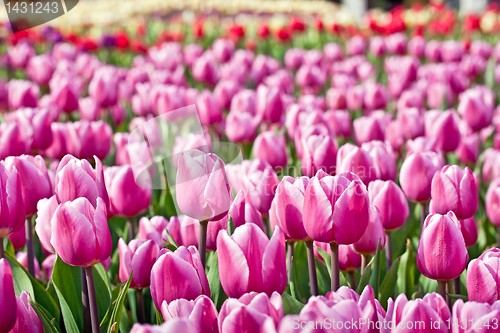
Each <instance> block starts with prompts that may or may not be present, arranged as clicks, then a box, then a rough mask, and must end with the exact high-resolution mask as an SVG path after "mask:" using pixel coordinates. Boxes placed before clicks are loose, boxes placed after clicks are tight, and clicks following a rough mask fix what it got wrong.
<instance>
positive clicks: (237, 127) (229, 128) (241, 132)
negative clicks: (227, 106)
mask: <svg viewBox="0 0 500 333" xmlns="http://www.w3.org/2000/svg"><path fill="white" fill-rule="evenodd" d="M258 125H259V124H258V119H256V118H254V117H253V116H252V115H251V114H249V113H246V112H241V113H240V112H229V114H228V116H227V118H226V135H227V138H228V139H229V140H231V141H232V142H237V143H244V144H245V143H249V142H252V141H253V140H254V139H255V135H256V131H257V126H258Z"/></svg>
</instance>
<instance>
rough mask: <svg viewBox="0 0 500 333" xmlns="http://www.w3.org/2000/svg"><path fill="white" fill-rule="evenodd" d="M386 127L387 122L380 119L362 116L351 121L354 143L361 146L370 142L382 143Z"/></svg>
mask: <svg viewBox="0 0 500 333" xmlns="http://www.w3.org/2000/svg"><path fill="white" fill-rule="evenodd" d="M389 120H390V118H389ZM387 125H388V122H387V121H385V119H384V118H380V117H374V116H364V117H359V118H357V119H355V120H354V121H353V127H354V137H355V138H356V143H357V144H362V143H365V142H370V141H372V140H378V141H384V139H385V129H386V126H387Z"/></svg>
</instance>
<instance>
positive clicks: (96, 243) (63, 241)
mask: <svg viewBox="0 0 500 333" xmlns="http://www.w3.org/2000/svg"><path fill="white" fill-rule="evenodd" d="M105 205H106V204H105V203H104V201H103V200H102V199H101V198H97V206H96V208H94V207H93V206H92V204H91V203H90V201H89V200H88V199H87V198H77V199H76V200H74V201H68V202H64V203H62V204H60V205H59V207H58V208H57V209H56V211H55V212H54V216H53V217H52V221H51V227H52V236H51V237H50V243H51V244H52V246H53V247H54V250H55V251H56V252H57V254H58V255H59V257H60V258H61V259H62V260H63V261H64V262H65V263H67V264H68V265H72V266H80V267H90V266H93V265H95V264H98V263H101V262H103V261H105V260H106V259H108V258H109V256H110V255H111V250H112V244H111V234H110V232H109V227H108V221H107V217H106V210H107V209H106V206H105Z"/></svg>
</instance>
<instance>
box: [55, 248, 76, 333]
mask: <svg viewBox="0 0 500 333" xmlns="http://www.w3.org/2000/svg"><path fill="white" fill-rule="evenodd" d="M81 270H82V268H80V267H73V266H70V265H68V264H66V263H65V262H64V261H62V259H61V258H60V257H59V256H58V257H57V259H56V262H55V264H54V270H53V271H52V282H53V283H54V288H55V289H56V292H57V297H58V298H59V304H60V305H61V312H62V315H63V319H64V324H65V326H66V329H67V331H68V333H72V332H82V331H83V313H82V311H83V310H82V309H83V305H82V271H81Z"/></svg>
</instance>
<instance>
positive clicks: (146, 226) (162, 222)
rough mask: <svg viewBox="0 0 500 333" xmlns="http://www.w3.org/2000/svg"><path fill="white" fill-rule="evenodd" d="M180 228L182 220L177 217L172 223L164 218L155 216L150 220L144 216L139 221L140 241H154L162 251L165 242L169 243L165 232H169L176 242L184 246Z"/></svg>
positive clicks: (173, 218)
mask: <svg viewBox="0 0 500 333" xmlns="http://www.w3.org/2000/svg"><path fill="white" fill-rule="evenodd" d="M180 227H181V226H180V220H179V218H178V217H177V216H172V217H171V218H170V221H169V220H167V219H166V218H164V217H163V216H153V217H152V218H150V219H148V218H147V217H145V216H144V217H141V218H140V220H139V239H142V240H149V239H150V240H153V241H154V242H155V243H156V244H157V245H158V247H159V248H160V249H161V248H163V245H164V242H168V239H167V233H166V231H165V230H168V233H169V234H170V235H171V236H172V238H173V239H174V241H175V242H176V243H177V244H182V238H181V234H180Z"/></svg>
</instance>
